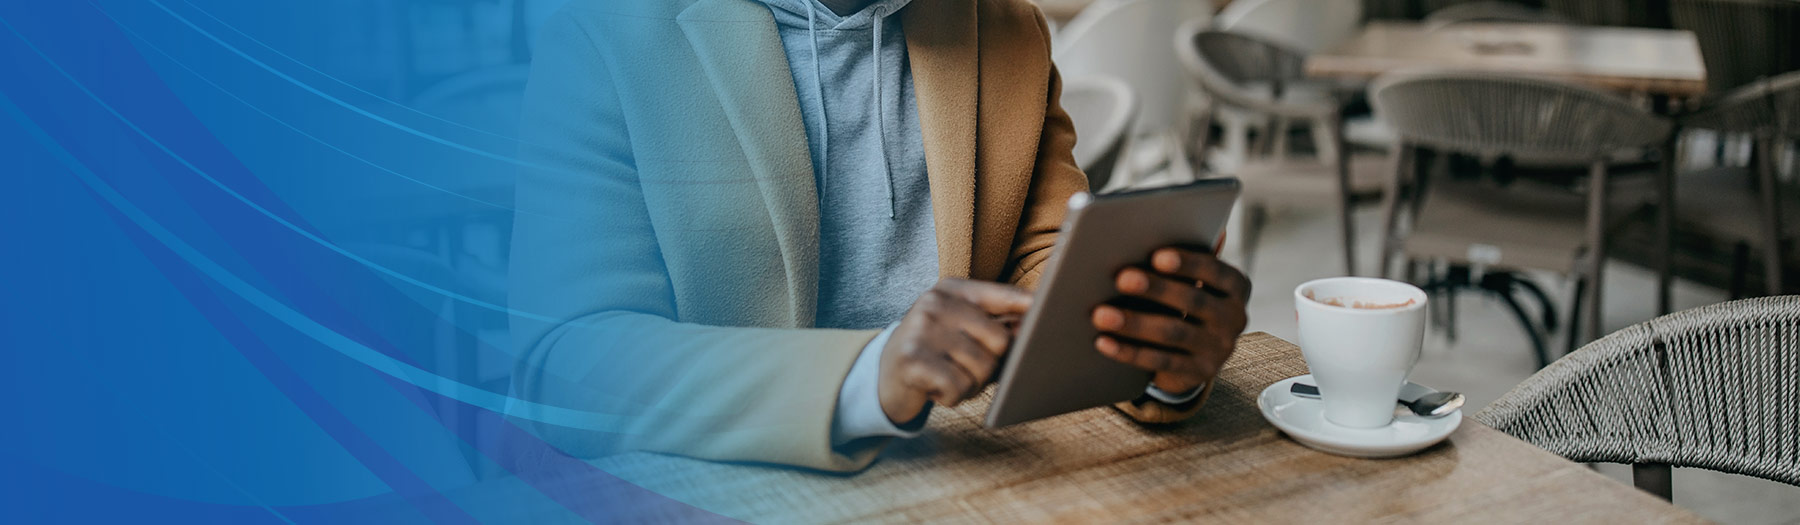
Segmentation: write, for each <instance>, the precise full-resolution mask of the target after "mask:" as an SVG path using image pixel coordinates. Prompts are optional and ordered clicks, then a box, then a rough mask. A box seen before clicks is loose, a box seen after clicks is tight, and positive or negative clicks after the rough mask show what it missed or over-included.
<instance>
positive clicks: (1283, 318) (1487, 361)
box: [1225, 210, 1800, 525]
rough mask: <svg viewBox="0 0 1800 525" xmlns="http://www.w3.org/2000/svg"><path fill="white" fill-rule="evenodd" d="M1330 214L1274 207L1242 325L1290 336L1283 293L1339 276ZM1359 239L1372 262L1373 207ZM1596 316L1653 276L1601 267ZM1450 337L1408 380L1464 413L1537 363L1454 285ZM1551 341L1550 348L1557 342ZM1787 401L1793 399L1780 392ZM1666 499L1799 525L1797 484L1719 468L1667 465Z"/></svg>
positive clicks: (1618, 469)
mask: <svg viewBox="0 0 1800 525" xmlns="http://www.w3.org/2000/svg"><path fill="white" fill-rule="evenodd" d="M1335 221H1336V215H1335V214H1334V213H1329V212H1325V211H1277V212H1275V213H1273V214H1272V215H1271V217H1270V220H1269V222H1268V225H1267V226H1266V227H1265V229H1264V231H1263V235H1262V241H1261V247H1259V249H1258V250H1257V253H1256V254H1255V258H1254V260H1253V261H1252V267H1251V268H1248V269H1247V273H1249V274H1250V276H1251V279H1252V280H1253V281H1254V282H1255V290H1254V292H1253V296H1252V297H1251V301H1250V326H1249V330H1251V331H1265V332H1269V333H1271V334H1274V335H1276V336H1280V337H1282V338H1284V339H1289V340H1293V339H1294V337H1295V330H1296V328H1295V321H1294V313H1293V312H1294V311H1293V301H1292V293H1293V289H1294V287H1295V286H1298V285H1299V284H1301V283H1303V282H1306V281H1308V280H1311V279H1315V278H1320V277H1331V276H1337V275H1341V273H1342V271H1343V270H1342V259H1341V256H1340V255H1339V253H1340V252H1339V251H1338V250H1339V246H1340V241H1339V240H1338V234H1337V233H1336V232H1337V226H1336V222H1335ZM1357 223H1358V231H1359V232H1360V233H1359V235H1360V239H1362V240H1363V241H1365V242H1363V243H1362V246H1360V247H1359V248H1360V251H1361V253H1360V255H1359V257H1360V258H1359V261H1360V262H1359V264H1361V265H1362V266H1363V267H1364V268H1365V271H1368V270H1367V268H1369V267H1372V266H1373V263H1372V262H1371V261H1373V260H1374V255H1375V251H1376V248H1375V246H1374V243H1373V242H1372V241H1373V239H1375V238H1376V236H1375V231H1376V230H1378V229H1379V225H1378V223H1379V217H1378V214H1377V213H1375V212H1373V210H1365V211H1363V212H1360V213H1359V214H1358V216H1357ZM1225 255H1226V258H1227V260H1231V261H1234V262H1238V263H1240V265H1241V262H1242V260H1243V257H1242V254H1236V253H1231V252H1230V248H1228V249H1227V252H1226V254H1225ZM1537 277H1538V283H1539V284H1540V285H1543V286H1545V288H1546V291H1548V292H1550V293H1551V294H1553V295H1554V296H1556V297H1559V298H1560V300H1561V301H1562V303H1563V304H1562V305H1559V308H1563V309H1564V310H1562V311H1564V312H1566V311H1567V310H1566V308H1567V304H1566V303H1567V302H1568V298H1569V296H1570V295H1571V290H1572V286H1571V285H1570V283H1569V282H1567V281H1566V280H1564V279H1562V278H1560V277H1557V276H1555V275H1551V274H1545V275H1541V276H1537ZM1604 288H1605V294H1606V296H1605V298H1604V301H1605V308H1604V310H1605V313H1604V324H1605V326H1606V329H1607V330H1608V331H1611V330H1616V329H1619V328H1623V327H1625V326H1628V325H1631V324H1634V323H1637V322H1641V321H1644V320H1647V319H1650V318H1651V317H1653V316H1655V314H1656V312H1655V308H1656V292H1655V275H1654V274H1653V273H1651V272H1649V271H1647V270H1644V269H1642V268H1638V267H1633V266H1628V265H1624V264H1613V265H1610V266H1608V268H1607V273H1606V280H1605V287H1604ZM1725 298H1726V295H1725V293H1724V292H1723V291H1720V290H1716V289H1712V288H1708V287H1704V286H1699V285H1695V284H1692V283H1686V282H1678V283H1677V286H1676V288H1675V302H1676V307H1677V308H1692V307H1696V306H1702V305H1706V304H1711V303H1715V302H1719V301H1722V300H1725ZM1456 306H1457V310H1458V319H1457V321H1458V322H1457V327H1458V338H1457V340H1456V341H1455V343H1451V342H1450V341H1449V340H1448V339H1447V338H1446V337H1445V335H1444V332H1443V331H1442V330H1441V329H1435V328H1434V329H1433V330H1432V331H1431V332H1430V333H1429V334H1428V335H1427V336H1426V342H1425V349H1424V357H1423V358H1422V359H1421V361H1420V362H1419V365H1418V367H1417V368H1415V369H1414V372H1413V376H1412V377H1413V380H1414V381H1416V382H1419V383H1421V384H1425V385H1429V386H1432V387H1435V388H1439V389H1447V390H1456V391H1460V392H1463V393H1464V394H1466V395H1467V396H1468V398H1469V401H1470V404H1469V406H1468V407H1467V408H1465V409H1464V410H1465V411H1466V412H1465V414H1472V413H1474V412H1476V411H1479V410H1480V409H1481V407H1483V406H1486V405H1487V404H1488V403H1491V402H1493V401H1494V400H1495V399H1497V398H1499V397H1500V396H1501V395H1502V394H1505V393H1506V392H1507V391H1508V390H1510V389H1511V388H1512V387H1513V386H1514V385H1516V384H1518V383H1519V382H1520V381H1523V380H1524V379H1525V378H1527V377H1529V376H1531V374H1532V373H1533V372H1535V371H1536V363H1535V360H1534V358H1533V357H1532V352H1531V346H1530V342H1529V340H1528V339H1527V338H1526V337H1525V334H1524V332H1523V330H1522V329H1521V328H1520V326H1519V325H1518V323H1517V322H1516V321H1514V318H1513V317H1512V315H1511V314H1510V313H1508V312H1507V310H1506V309H1505V306H1504V305H1502V304H1501V303H1499V302H1497V301H1495V300H1493V299H1490V298H1488V297H1484V296H1482V295H1479V294H1475V293H1464V294H1459V298H1458V300H1457V305H1456ZM1562 344H1563V343H1562V342H1561V341H1560V340H1557V341H1555V342H1554V344H1553V345H1552V347H1551V348H1552V349H1560V348H1562ZM1786 401H1788V402H1793V400H1786ZM1600 470H1601V472H1603V473H1605V474H1607V475H1608V476H1611V477H1613V478H1615V479H1618V480H1620V481H1621V482H1624V483H1630V482H1631V481H1630V480H1631V469H1630V467H1627V466H1623V465H1602V466H1600ZM1674 482H1675V503H1676V504H1678V505H1681V506H1683V507H1686V508H1688V509H1691V510H1693V511H1694V512H1696V513H1699V514H1700V515H1702V516H1705V517H1707V518H1709V519H1713V520H1717V521H1719V522H1721V523H1745V524H1787V525H1800V487H1794V486H1791V485H1785V484H1781V483H1775V482H1769V481H1763V480H1758V479H1754V478H1747V477H1743V476H1736V475H1731V474H1720V473H1714V472H1710V471H1703V470H1697V469H1677V470H1676V471H1675V480H1674Z"/></svg>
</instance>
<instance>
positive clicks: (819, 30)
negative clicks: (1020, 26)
mask: <svg viewBox="0 0 1800 525" xmlns="http://www.w3.org/2000/svg"><path fill="white" fill-rule="evenodd" d="M759 1H761V2H762V3H764V4H766V5H768V6H769V11H770V12H771V13H773V14H774V15H775V24H776V26H777V28H778V29H779V30H780V33H781V45H782V48H783V50H784V51H786V53H787V59H788V69H789V70H790V72H791V73H793V77H794V88H795V91H796V92H797V93H798V95H799V99H800V100H799V102H800V112H801V114H802V117H803V119H804V120H805V123H806V139H807V143H808V146H810V151H811V153H812V165H813V176H814V177H815V179H816V182H817V184H818V188H819V201H820V202H819V315H818V321H817V326H818V327H820V328H859V329H861V328H879V327H882V326H885V325H888V324H890V323H892V322H894V321H898V320H899V319H900V316H901V315H903V314H905V313H906V309H907V308H908V307H910V306H911V305H912V302H913V300H914V299H916V298H918V296H919V294H920V293H923V292H924V291H925V290H926V289H928V288H930V287H931V285H932V283H934V282H936V281H937V277H938V261H937V236H936V232H935V230H934V227H933V224H932V218H931V191H930V184H929V182H928V181H927V178H926V175H925V144H924V136H923V135H922V134H921V132H920V128H919V109H918V102H917V100H916V99H915V98H914V95H913V82H912V68H911V66H910V65H909V63H908V60H907V56H906V36H905V33H903V32H902V29H901V27H900V18H899V17H896V16H892V15H893V14H894V13H895V12H898V11H899V10H900V8H902V7H905V6H906V4H907V3H908V2H910V1H911V0H880V1H877V2H875V3H873V4H870V5H869V6H867V7H864V8H863V9H862V10H860V11H857V12H855V13H852V14H850V15H849V16H838V15H837V14H836V13H833V12H832V11H831V9H829V8H827V7H825V6H824V5H823V4H820V3H819V2H818V0H759Z"/></svg>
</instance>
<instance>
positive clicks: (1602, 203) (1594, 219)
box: [1583, 160, 1607, 340]
mask: <svg viewBox="0 0 1800 525" xmlns="http://www.w3.org/2000/svg"><path fill="white" fill-rule="evenodd" d="M1606 175H1607V173H1606V161H1604V160H1598V161H1595V162H1594V164H1593V166H1592V167H1591V168H1590V173H1589V175H1588V210H1587V211H1588V213H1587V249H1588V259H1589V260H1588V270H1587V278H1588V280H1589V282H1588V287H1589V290H1588V296H1587V305H1586V306H1587V308H1586V309H1587V319H1586V323H1585V324H1584V326H1583V328H1584V329H1585V330H1584V331H1585V332H1586V333H1585V334H1583V337H1584V338H1587V340H1592V339H1597V338H1599V337H1600V334H1601V331H1600V330H1601V323H1600V320H1601V311H1600V309H1601V302H1600V300H1601V297H1602V285H1603V283H1604V280H1603V279H1604V277H1603V275H1602V274H1604V273H1605V269H1606V193H1607V192H1606V188H1607V183H1606Z"/></svg>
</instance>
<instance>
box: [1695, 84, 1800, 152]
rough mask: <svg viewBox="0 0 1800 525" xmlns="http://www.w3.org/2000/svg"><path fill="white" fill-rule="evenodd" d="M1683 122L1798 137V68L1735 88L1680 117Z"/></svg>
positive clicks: (1708, 126)
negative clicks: (1711, 102)
mask: <svg viewBox="0 0 1800 525" xmlns="http://www.w3.org/2000/svg"><path fill="white" fill-rule="evenodd" d="M1682 124H1683V125H1685V126H1687V127H1690V128H1700V129H1711V130H1718V131H1725V132H1730V133H1778V134H1781V135H1784V136H1787V137H1790V138H1796V139H1800V71H1795V72H1792V73H1788V74H1785V75H1781V76H1778V77H1775V78H1768V79H1762V80H1758V81H1755V82H1751V83H1750V84H1749V85H1746V86H1743V87H1740V88H1737V89H1736V90H1733V91H1732V92H1731V93H1729V94H1726V95H1725V96H1724V97H1723V98H1720V99H1719V100H1718V102H1715V103H1713V104H1712V105H1710V106H1708V107H1707V108H1705V109H1702V110H1700V111H1698V112H1695V113H1694V114H1692V115H1689V116H1688V117H1686V118H1683V119H1682Z"/></svg>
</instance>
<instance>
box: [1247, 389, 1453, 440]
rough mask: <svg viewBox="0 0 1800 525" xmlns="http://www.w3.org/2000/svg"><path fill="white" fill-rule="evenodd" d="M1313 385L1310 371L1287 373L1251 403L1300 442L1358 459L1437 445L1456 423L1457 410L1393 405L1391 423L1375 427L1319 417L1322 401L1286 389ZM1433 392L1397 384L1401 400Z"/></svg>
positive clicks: (1322, 405)
mask: <svg viewBox="0 0 1800 525" xmlns="http://www.w3.org/2000/svg"><path fill="white" fill-rule="evenodd" d="M1297 382H1305V383H1307V384H1310V385H1317V384H1318V383H1317V382H1314V381H1313V380H1312V375H1311V374H1308V375H1303V376H1300V377H1290V378H1287V379H1283V380H1281V381H1278V382H1276V383H1275V384H1273V385H1269V388H1265V389H1263V391H1262V395H1260V396H1257V398H1256V406H1257V407H1258V408H1261V409H1262V415H1263V418H1264V419H1267V420H1269V423H1271V424H1274V425H1275V428H1279V429H1281V431H1282V433H1285V434H1287V435H1288V437H1291V438H1294V441H1298V442H1300V444H1302V445H1306V446H1308V447H1312V448H1314V449H1317V450H1320V451H1322V452H1327V453H1331V454H1337V455H1340V456H1350V457H1358V458H1391V457H1398V456H1404V455H1407V454H1411V453H1414V452H1418V451H1420V450H1425V449H1426V448H1427V447H1430V446H1432V445H1436V444H1438V442H1439V441H1443V440H1444V438H1447V437H1450V433H1451V432H1455V431H1456V427H1458V426H1460V425H1462V411H1461V410H1457V411H1456V412H1452V413H1451V414H1450V415H1448V416H1444V417H1441V418H1437V419H1428V418H1423V417H1419V416H1417V415H1414V414H1413V413H1412V412H1410V411H1408V410H1406V409H1405V408H1400V407H1399V405H1398V404H1396V405H1395V407H1396V410H1395V414H1396V415H1395V417H1394V422H1393V424H1390V425H1388V426H1385V427H1381V428H1349V427H1344V426H1339V425H1337V424H1336V423H1332V422H1330V421H1326V420H1325V403H1324V402H1322V401H1319V400H1317V399H1306V398H1302V397H1295V396H1294V394H1292V393H1290V392H1288V389H1289V388H1291V387H1292V385H1293V384H1294V383H1297ZM1433 392H1437V390H1434V389H1432V388H1430V387H1426V386H1422V385H1419V384H1418V383H1410V382H1409V383H1407V384H1406V387H1405V388H1402V389H1400V398H1401V399H1418V397H1419V396H1423V395H1426V394H1430V393H1433Z"/></svg>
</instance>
